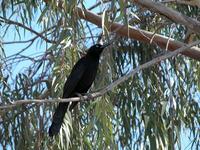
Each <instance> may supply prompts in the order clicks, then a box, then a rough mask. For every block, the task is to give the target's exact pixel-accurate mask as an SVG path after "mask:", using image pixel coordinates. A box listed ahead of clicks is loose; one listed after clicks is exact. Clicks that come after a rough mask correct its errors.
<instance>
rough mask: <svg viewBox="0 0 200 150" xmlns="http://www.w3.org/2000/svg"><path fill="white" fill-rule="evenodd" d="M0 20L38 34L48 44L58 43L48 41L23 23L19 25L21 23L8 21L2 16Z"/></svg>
mask: <svg viewBox="0 0 200 150" xmlns="http://www.w3.org/2000/svg"><path fill="white" fill-rule="evenodd" d="M0 19H2V20H0V22H4V23H7V24H14V25H17V26H19V27H22V28H24V29H26V30H28V31H30V32H32V33H34V34H36V35H37V36H39V37H40V38H42V39H43V40H45V41H46V42H48V43H56V42H55V41H52V40H49V39H47V38H46V37H44V36H43V35H42V34H40V33H38V32H36V31H35V30H33V29H31V28H30V27H27V26H25V25H23V24H21V23H19V22H15V21H13V20H10V19H6V18H4V17H2V16H0Z"/></svg>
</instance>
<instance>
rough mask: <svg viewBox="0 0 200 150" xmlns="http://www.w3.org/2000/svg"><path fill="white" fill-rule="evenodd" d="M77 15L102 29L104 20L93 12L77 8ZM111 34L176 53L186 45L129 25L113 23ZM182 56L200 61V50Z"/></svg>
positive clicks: (191, 50) (194, 49) (193, 50)
mask: <svg viewBox="0 0 200 150" xmlns="http://www.w3.org/2000/svg"><path fill="white" fill-rule="evenodd" d="M75 13H77V15H78V16H79V17H80V18H82V19H84V20H87V21H89V22H91V23H93V24H95V25H97V26H98V27H102V18H101V17H100V16H98V15H96V14H94V13H92V12H91V11H88V10H84V9H81V8H79V7H76V9H75ZM109 30H110V31H111V32H115V33H117V34H118V35H121V36H125V37H129V38H132V39H135V40H139V41H141V42H147V43H152V41H153V43H155V44H157V45H158V46H160V47H161V48H163V49H166V47H168V50H170V51H174V50H175V49H177V48H180V47H182V46H183V45H184V43H182V42H179V41H175V40H174V39H172V38H168V37H165V36H162V35H158V34H154V33H152V32H148V31H145V30H140V29H136V28H133V27H128V26H127V25H121V24H119V23H112V24H110V29H109ZM182 54H184V55H186V56H188V57H191V58H194V59H197V60H200V48H198V47H192V48H188V49H187V50H186V51H184V52H183V53H182Z"/></svg>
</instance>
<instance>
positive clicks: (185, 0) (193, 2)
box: [162, 0, 200, 8]
mask: <svg viewBox="0 0 200 150" xmlns="http://www.w3.org/2000/svg"><path fill="white" fill-rule="evenodd" d="M162 3H178V4H184V5H190V6H197V7H199V8H200V1H198V0H163V1H162Z"/></svg>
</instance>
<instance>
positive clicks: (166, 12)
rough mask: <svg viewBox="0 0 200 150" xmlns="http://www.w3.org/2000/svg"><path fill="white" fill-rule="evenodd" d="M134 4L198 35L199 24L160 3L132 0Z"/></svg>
mask: <svg viewBox="0 0 200 150" xmlns="http://www.w3.org/2000/svg"><path fill="white" fill-rule="evenodd" d="M133 1H134V2H135V3H137V4H139V5H141V6H144V7H146V8H148V9H150V10H153V11H155V12H156V13H159V14H161V15H163V16H166V17H167V18H169V19H170V20H172V21H174V22H176V23H180V24H182V25H185V26H187V27H188V28H189V29H191V30H192V31H194V32H195V33H200V30H199V29H200V22H199V21H197V20H195V19H193V18H190V17H188V16H186V15H183V14H181V13H179V12H177V11H175V10H173V9H171V8H169V7H166V6H165V5H163V4H162V3H159V2H153V1H151V0H133Z"/></svg>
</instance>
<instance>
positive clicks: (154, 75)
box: [0, 0, 200, 149]
mask: <svg viewBox="0 0 200 150" xmlns="http://www.w3.org/2000/svg"><path fill="white" fill-rule="evenodd" d="M0 3H1V7H0V16H1V17H0V23H1V26H0V28H1V30H0V32H1V34H0V35H1V41H0V44H1V53H0V56H1V62H0V67H1V71H0V81H1V82H0V90H1V93H0V103H1V105H6V104H10V103H12V102H13V101H17V100H21V99H48V100H51V99H53V98H56V97H59V96H61V95H62V87H63V84H64V80H65V79H66V76H68V75H69V73H70V70H71V69H72V67H73V65H74V64H75V63H76V61H77V60H78V59H79V58H80V57H81V56H82V55H84V53H85V50H86V49H87V48H88V47H89V46H90V45H92V44H94V43H96V42H97V41H98V40H99V39H102V40H103V41H108V40H109V39H116V40H115V42H114V43H113V44H112V46H110V47H109V48H107V50H106V51H104V53H103V54H102V58H101V60H100V66H99V71H98V75H97V77H96V80H95V83H94V85H93V87H92V88H91V90H90V92H91V91H98V90H99V89H103V88H104V87H106V86H107V85H109V84H110V83H112V82H113V81H115V80H117V79H118V78H120V77H122V76H124V75H127V73H129V72H130V70H131V69H133V68H135V67H137V66H139V65H140V64H143V63H145V62H148V61H150V60H152V59H153V58H155V57H157V56H159V55H162V54H163V53H164V52H165V51H164V50H163V49H161V48H159V47H158V46H157V45H154V44H152V43H151V44H149V43H142V42H139V41H136V40H134V39H130V38H128V37H122V36H119V35H116V34H113V33H109V32H108V30H107V26H108V24H107V23H108V19H109V20H111V21H113V22H118V23H120V24H124V25H127V26H134V27H136V28H138V29H143V30H146V31H151V32H154V33H157V34H161V35H164V36H167V37H171V38H174V39H176V40H178V41H182V42H189V41H188V40H187V37H188V34H189V35H190V36H192V40H193V41H194V40H197V39H199V35H198V34H197V33H196V34H194V33H192V34H191V32H190V30H189V29H188V28H187V27H185V26H184V25H181V24H179V23H175V22H173V21H172V20H170V19H167V18H166V17H163V16H162V15H160V14H158V13H154V12H153V11H151V10H148V9H145V8H144V7H141V6H139V5H136V3H134V2H133V1H128V0H127V1H123V0H113V1H109V0H105V1H90V2H89V1H82V0H80V1H77V0H75V1H67V0H66V1H63V2H62V6H63V8H62V9H61V8H60V1H54V0H52V1H47V0H46V1H37V0H36V1H26V0H25V1H19V0H8V1H5V0H2V1H0ZM163 4H164V5H165V6H166V7H170V8H173V9H174V10H176V11H178V12H181V13H182V14H185V15H187V16H188V17H192V18H197V19H198V17H199V16H198V14H199V7H198V5H197V6H194V5H190V4H182V3H178V1H177V2H165V3H163ZM191 4H192V3H191ZM76 6H79V7H82V8H86V9H88V10H91V11H92V12H93V13H96V14H99V15H101V16H102V18H103V20H104V21H103V22H102V29H101V28H99V27H97V26H95V25H93V24H91V23H90V22H87V21H86V20H84V19H80V18H79V17H78V16H77V15H76V14H74V9H75V7H76ZM91 6H93V7H91ZM199 70H200V66H199V62H198V61H197V60H194V59H191V58H189V57H185V56H183V55H180V56H177V57H174V58H171V59H168V60H165V61H162V62H161V63H159V64H156V65H155V66H152V67H151V68H148V69H145V70H143V71H141V72H139V73H138V74H137V75H136V76H134V77H131V78H130V79H128V80H126V81H125V82H123V83H122V84H120V85H119V86H117V87H116V88H114V89H113V90H112V91H111V92H108V93H106V94H105V95H104V96H102V97H99V98H97V99H96V100H95V101H90V102H83V103H80V105H79V106H78V107H77V108H76V109H75V110H74V112H73V113H69V112H68V114H67V115H66V119H65V125H64V126H63V127H64V128H63V130H62V132H61V134H60V135H59V136H58V137H56V138H55V139H49V138H48V134H47V131H48V127H49V125H50V123H51V118H52V113H53V110H54V108H55V106H56V104H55V106H54V105H52V104H29V105H21V106H18V107H14V108H12V109H6V110H0V147H2V148H3V149H67V148H68V149H165V148H167V149H176V148H178V149H182V147H183V146H184V148H185V147H187V148H191V149H192V148H194V149H198V148H199V147H200V141H199V139H200V119H199V118H200V117H199V116H200V109H199V104H200V100H199V96H200V95H199V90H200V84H199V80H200V79H199V78H200V76H199V75H200V71H199ZM185 134H186V136H185ZM183 137H184V138H183ZM187 137H188V139H187V143H188V145H184V144H183V143H184V141H185V138H187Z"/></svg>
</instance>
